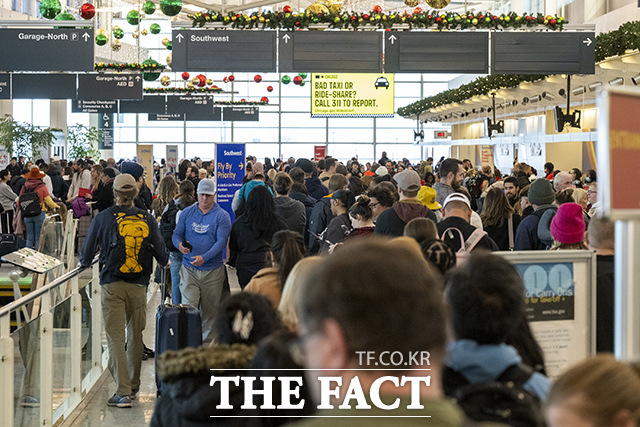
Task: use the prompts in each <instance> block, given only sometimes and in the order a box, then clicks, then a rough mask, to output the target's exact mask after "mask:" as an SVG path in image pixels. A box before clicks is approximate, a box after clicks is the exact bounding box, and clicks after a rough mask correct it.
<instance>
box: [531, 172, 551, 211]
mask: <svg viewBox="0 0 640 427" xmlns="http://www.w3.org/2000/svg"><path fill="white" fill-rule="evenodd" d="M553 199H554V192H553V187H552V186H551V183H550V182H549V181H548V180H547V179H545V178H538V179H536V180H535V181H533V182H532V183H531V185H530V186H529V202H530V203H531V204H532V205H537V206H540V205H550V204H551V203H553Z"/></svg>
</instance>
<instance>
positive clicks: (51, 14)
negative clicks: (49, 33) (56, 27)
mask: <svg viewBox="0 0 640 427" xmlns="http://www.w3.org/2000/svg"><path fill="white" fill-rule="evenodd" d="M60 12H62V5H61V4H60V0H42V1H41V2H40V14H41V15H42V16H44V17H45V18H47V19H53V18H55V17H56V16H58V15H59V14H60Z"/></svg>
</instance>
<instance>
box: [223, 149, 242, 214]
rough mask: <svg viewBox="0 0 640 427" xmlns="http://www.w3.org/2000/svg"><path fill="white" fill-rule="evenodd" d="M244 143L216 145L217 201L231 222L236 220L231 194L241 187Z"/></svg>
mask: <svg viewBox="0 0 640 427" xmlns="http://www.w3.org/2000/svg"><path fill="white" fill-rule="evenodd" d="M244 159H245V145H244V144H217V146H216V165H217V166H216V191H217V193H218V194H217V203H218V204H219V205H220V207H221V208H222V209H224V210H225V211H227V213H228V214H229V216H230V217H231V222H234V221H235V220H236V217H235V214H234V213H233V209H232V208H231V202H232V201H233V195H234V194H235V192H236V191H238V190H239V189H240V187H242V178H244Z"/></svg>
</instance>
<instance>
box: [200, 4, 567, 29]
mask: <svg viewBox="0 0 640 427" xmlns="http://www.w3.org/2000/svg"><path fill="white" fill-rule="evenodd" d="M287 7H289V6H285V9H286V8H287ZM376 7H377V8H379V6H376ZM376 7H374V9H376ZM289 10H290V7H289ZM188 17H189V19H191V21H193V27H204V25H205V24H206V23H209V22H218V23H222V24H223V25H224V26H230V27H231V28H235V29H246V30H250V29H276V28H279V29H286V30H298V29H303V28H309V26H310V25H314V24H328V27H329V28H340V29H349V28H351V29H357V28H361V27H375V28H380V29H391V28H393V27H394V25H403V24H405V25H406V24H408V25H409V28H434V29H438V30H458V29H459V30H466V29H491V30H501V29H506V28H512V29H517V28H535V27H545V28H547V29H550V30H562V28H563V26H564V24H566V23H567V21H566V20H565V19H564V18H563V17H558V16H551V15H547V16H544V15H543V14H541V13H538V14H527V13H524V14H522V15H519V14H517V13H516V12H509V13H507V14H504V13H503V14H501V15H494V14H492V13H489V12H480V13H477V14H473V13H469V14H459V13H457V12H446V13H440V12H438V11H435V10H432V11H423V10H422V9H421V8H419V7H417V8H415V9H414V10H413V13H411V12H407V11H404V12H389V13H388V14H386V13H384V12H382V11H377V10H373V11H370V12H365V13H359V12H340V13H333V12H329V13H324V12H320V13H313V12H304V13H291V12H286V11H280V12H254V13H252V14H250V15H247V14H241V13H236V12H228V13H227V14H222V13H218V12H215V11H211V10H210V11H207V12H198V13H196V14H190V15H188Z"/></svg>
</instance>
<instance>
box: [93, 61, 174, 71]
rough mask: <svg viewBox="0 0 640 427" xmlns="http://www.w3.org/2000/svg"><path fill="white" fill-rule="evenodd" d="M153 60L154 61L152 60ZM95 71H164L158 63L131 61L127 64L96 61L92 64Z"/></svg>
mask: <svg viewBox="0 0 640 427" xmlns="http://www.w3.org/2000/svg"><path fill="white" fill-rule="evenodd" d="M154 62H155V61H154ZM94 68H95V70H96V71H107V70H113V71H127V70H128V71H158V72H160V71H164V70H165V66H164V65H162V64H159V63H155V64H154V63H149V64H139V63H137V62H132V63H128V64H106V63H104V62H98V63H96V64H95V65H94Z"/></svg>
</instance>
